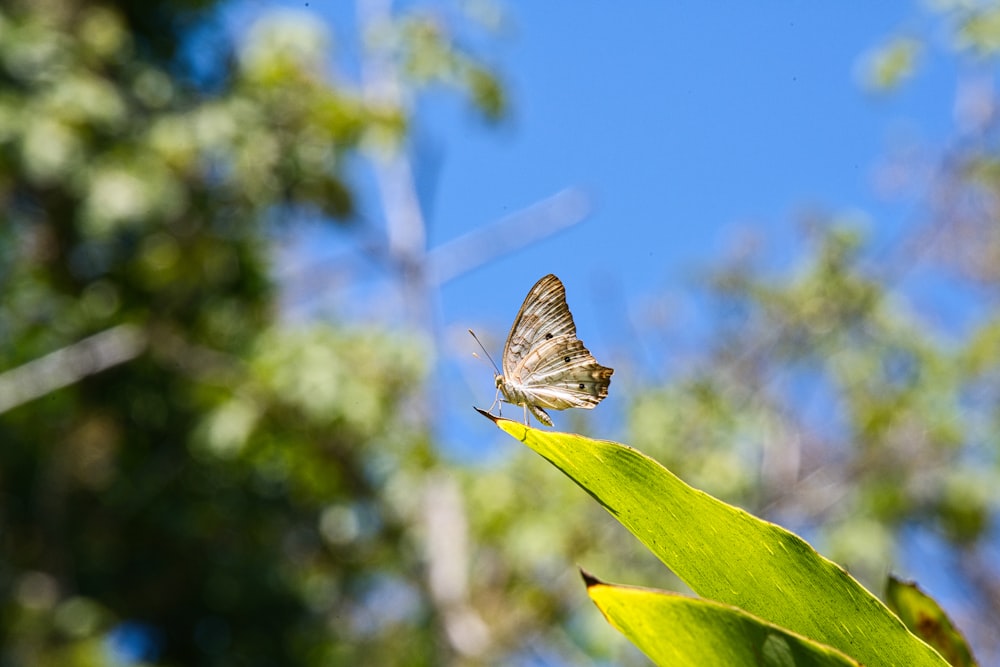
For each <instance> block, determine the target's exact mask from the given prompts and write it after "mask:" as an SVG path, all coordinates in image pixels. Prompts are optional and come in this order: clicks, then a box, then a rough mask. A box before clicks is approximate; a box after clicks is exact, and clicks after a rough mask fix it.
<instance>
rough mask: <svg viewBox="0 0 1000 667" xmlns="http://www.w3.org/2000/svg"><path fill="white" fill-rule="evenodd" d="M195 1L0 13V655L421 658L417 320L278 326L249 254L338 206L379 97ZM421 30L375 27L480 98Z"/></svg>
mask: <svg viewBox="0 0 1000 667" xmlns="http://www.w3.org/2000/svg"><path fill="white" fill-rule="evenodd" d="M215 4H216V3H214V2H208V1H204V2H198V1H194V2H192V1H185V0H180V1H178V2H173V3H137V2H122V3H119V4H115V3H94V2H85V1H81V2H74V1H72V0H66V1H62V2H60V1H55V2H43V3H34V2H12V3H6V4H5V5H4V6H3V7H2V8H0V210H2V211H3V214H2V215H3V221H2V225H0V285H2V293H3V294H4V298H3V299H2V301H0V369H4V371H3V372H0V443H2V447H0V494H2V499H0V600H2V603H0V604H2V606H0V664H5V665H22V664H23V665H29V664H31V665H36V664H53V665H54V664H59V665H73V664H77V665H92V664H105V663H109V662H112V661H117V662H116V664H122V663H123V662H124V663H128V662H132V661H141V662H147V663H162V664H187V665H196V664H205V665H211V664H234V665H235V664H239V665H257V664H260V665H263V664H334V663H337V662H340V663H342V664H360V663H362V662H364V663H367V664H379V663H392V662H396V661H398V659H399V656H402V655H405V656H407V660H408V662H410V663H411V664H431V663H438V662H440V660H441V658H442V656H446V655H447V653H448V648H447V646H448V645H447V644H446V643H444V644H442V643H441V642H440V641H439V639H440V637H439V635H438V634H437V633H436V632H435V630H434V628H435V627H437V620H436V617H435V610H434V607H433V605H431V604H429V603H428V602H427V600H428V598H427V592H426V588H425V584H423V583H422V582H423V581H424V579H423V578H422V577H421V576H420V570H421V558H422V554H421V553H420V551H419V549H417V547H416V545H415V541H416V536H415V534H414V531H413V529H412V526H410V525H409V524H408V523H407V522H408V521H409V519H410V518H411V517H410V515H409V514H408V512H409V506H408V503H409V502H410V501H409V499H410V495H408V493H410V492H412V489H409V490H408V489H407V488H406V485H405V480H406V477H407V475H414V474H416V473H418V472H419V471H420V470H421V469H423V468H424V467H426V466H428V465H429V464H431V462H433V461H434V459H435V456H436V455H435V454H434V452H433V450H432V449H431V448H430V447H429V446H428V445H429V443H428V440H427V438H428V435H427V429H426V427H425V426H423V425H422V424H421V423H419V422H414V420H413V419H412V418H411V417H409V416H407V414H408V413H407V412H406V411H404V410H401V409H400V405H401V403H402V402H403V401H404V400H405V399H406V397H408V396H410V395H412V393H413V391H414V388H416V387H419V385H420V383H421V378H422V377H423V375H424V373H425V371H426V368H425V366H426V361H425V360H426V359H427V358H428V349H427V345H426V342H425V341H424V340H422V339H421V337H420V336H419V335H414V334H412V333H411V334H410V335H401V334H393V333H391V332H388V331H381V330H376V329H372V328H363V327H346V326H336V327H332V326H329V325H311V326H308V327H305V326H303V327H298V328H294V329H288V328H283V327H281V326H280V324H279V322H278V321H277V320H276V313H277V307H276V302H275V298H276V293H277V292H276V289H275V285H274V279H273V277H272V276H271V274H270V272H269V253H270V250H269V244H268V241H269V237H270V236H272V235H273V234H274V233H275V232H280V230H281V229H282V228H284V227H286V226H288V225H291V224H294V223H295V222H296V221H299V220H303V219H308V218H315V217H316V216H320V217H322V218H323V219H328V220H340V221H341V224H351V225H355V226H356V225H357V222H355V221H354V220H355V219H354V218H352V217H351V214H352V212H353V210H354V201H355V193H354V191H353V187H352V185H351V184H350V183H349V182H348V181H347V180H346V179H345V176H344V173H345V172H344V170H345V163H346V160H347V158H348V156H349V155H350V154H352V153H354V152H357V151H358V150H359V149H360V148H362V147H364V146H368V147H373V148H375V149H379V148H380V149H381V150H391V149H392V148H393V147H394V146H396V145H398V144H399V143H400V142H401V141H402V140H403V138H404V136H405V130H406V121H407V118H406V116H405V109H403V108H402V107H401V106H399V105H398V104H394V103H393V101H392V100H389V101H385V100H376V99H365V98H364V96H363V95H362V94H361V92H359V91H357V90H352V89H351V87H350V86H349V85H348V84H346V83H345V82H341V81H335V80H331V79H330V78H329V76H328V74H327V73H326V72H325V70H324V67H323V66H322V63H323V62H324V59H325V58H326V55H327V54H326V44H325V36H324V33H323V32H322V30H321V29H320V28H319V27H318V25H319V24H318V23H316V22H315V21H310V20H308V18H307V17H305V16H285V17H279V18H277V19H270V20H268V21H264V22H262V23H260V24H259V25H258V26H257V28H256V29H255V30H254V31H253V32H252V34H251V35H250V37H249V39H248V41H247V43H245V44H242V45H241V47H240V49H239V50H238V51H237V52H234V53H229V52H228V51H227V49H228V48H229V46H228V43H227V41H226V40H225V39H221V37H222V35H223V34H224V33H223V31H222V28H221V26H217V25H215V19H214V18H213V13H212V12H213V10H214V9H215ZM421 25H426V26H428V30H426V31H424V33H425V34H421V35H420V37H419V39H416V38H412V37H411V36H410V33H412V32H414V31H416V32H418V33H419V30H417V29H418V28H419V26H421ZM432 25H433V23H432V22H429V21H427V20H426V19H423V18H421V17H420V16H414V17H403V18H400V19H399V21H398V23H393V24H391V25H387V26H386V28H387V29H390V31H391V33H390V37H393V35H395V37H393V41H392V43H391V44H390V46H389V47H387V48H390V49H391V50H392V51H391V52H392V54H393V57H395V58H398V59H399V61H400V62H404V63H405V62H410V61H418V60H420V59H421V58H427V57H428V56H429V55H433V62H430V63H424V65H423V66H422V67H421V68H420V69H419V71H418V72H417V73H416V74H415V75H414V76H417V75H419V77H420V81H417V82H416V83H415V84H414V85H422V84H423V83H424V82H426V81H434V80H437V79H436V77H437V78H441V79H445V82H446V83H453V84H456V85H457V86H458V87H459V88H462V89H466V90H468V91H469V92H470V94H471V96H472V98H473V99H474V101H475V103H476V104H477V105H479V106H480V107H481V108H482V110H483V111H484V113H486V114H487V115H489V116H495V115H497V114H498V113H499V112H500V111H501V109H502V97H501V95H500V88H499V87H498V86H497V85H496V82H495V81H494V80H493V78H492V76H491V75H490V74H489V73H488V72H487V71H486V70H485V69H483V68H481V67H477V66H476V65H475V62H474V61H473V60H472V59H470V58H468V57H467V56H465V55H463V54H462V52H461V51H458V50H456V49H454V48H452V46H451V45H450V44H449V42H448V36H447V34H445V33H443V32H441V31H438V32H436V33H434V32H433V31H430V30H429V27H430V26H432ZM191 35H194V36H195V37H197V39H196V45H197V46H199V47H201V46H211V47H212V48H214V49H217V52H210V53H209V54H208V55H207V56H206V55H205V54H199V56H201V57H199V58H194V57H192V53H191V52H190V49H191V48H192V47H191V46H190V45H189V42H188V40H189V39H192V37H191ZM206 35H210V36H214V38H211V39H210V38H207V37H206ZM205 63H208V66H206V65H205ZM445 74H447V77H446V76H445ZM463 77H464V78H463ZM348 221H351V222H348ZM390 477H392V479H391V480H390ZM394 494H395V495H394ZM390 638H391V639H390ZM442 651H443V652H444V653H442Z"/></svg>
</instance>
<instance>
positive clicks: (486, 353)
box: [469, 329, 500, 375]
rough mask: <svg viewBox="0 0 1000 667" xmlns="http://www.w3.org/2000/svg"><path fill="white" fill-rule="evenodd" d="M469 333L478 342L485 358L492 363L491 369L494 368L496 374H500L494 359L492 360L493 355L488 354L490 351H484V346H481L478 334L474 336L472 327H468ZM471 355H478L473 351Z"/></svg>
mask: <svg viewBox="0 0 1000 667" xmlns="http://www.w3.org/2000/svg"><path fill="white" fill-rule="evenodd" d="M469 333H470V334H472V337H473V338H475V339H476V342H477V343H479V349H481V350H482V351H483V354H485V355H486V358H487V359H489V360H490V363H491V364H493V370H495V371H496V372H497V375H500V369H499V368H497V364H496V362H495V361H493V357H491V356H490V353H489V352H487V351H486V348H485V347H484V346H483V344H482V343H481V342H480V341H479V337H478V336H476V334H475V332H473V331H472V329H469ZM472 356H474V357H478V356H479V355H478V354H476V353H475V352H473V353H472Z"/></svg>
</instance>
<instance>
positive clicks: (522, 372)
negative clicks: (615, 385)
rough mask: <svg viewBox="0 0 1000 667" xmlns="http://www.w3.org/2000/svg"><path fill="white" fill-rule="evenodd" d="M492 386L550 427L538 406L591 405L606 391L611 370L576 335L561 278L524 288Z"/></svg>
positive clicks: (509, 400) (565, 406)
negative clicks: (498, 374)
mask: <svg viewBox="0 0 1000 667" xmlns="http://www.w3.org/2000/svg"><path fill="white" fill-rule="evenodd" d="M502 365H503V376H502V377H498V379H497V387H498V388H499V389H500V391H501V392H502V393H503V395H504V398H505V399H506V400H507V402H509V403H513V404H515V405H521V406H524V408H525V410H526V411H527V410H530V411H531V413H532V414H533V415H534V416H535V418H536V419H538V421H540V422H542V423H543V424H546V425H548V426H552V419H551V418H550V417H549V415H548V414H547V413H546V412H545V410H544V408H551V409H554V410H565V409H566V408H586V409H590V408H593V407H594V406H595V405H597V404H598V403H600V402H601V401H602V400H604V398H605V397H606V396H607V395H608V387H609V386H610V384H611V374H612V373H614V369H611V368H608V367H606V366H602V365H601V364H599V363H598V362H597V359H595V358H594V357H593V355H591V354H590V351H589V350H587V348H586V347H584V345H583V342H582V341H581V340H580V339H579V338H577V337H576V325H575V324H574V323H573V315H572V314H571V313H570V310H569V305H568V304H567V303H566V288H565V287H564V286H563V284H562V281H560V280H559V279H558V278H557V277H555V276H554V275H552V274H549V275H547V276H545V277H544V278H542V279H541V280H539V281H538V282H537V283H535V286H534V287H532V288H531V290H530V291H529V292H528V296H526V297H525V299H524V303H523V304H522V305H521V310H520V311H518V314H517V317H516V318H515V319H514V324H513V326H512V327H511V329H510V335H509V336H508V337H507V344H506V345H505V346H504V354H503V360H502Z"/></svg>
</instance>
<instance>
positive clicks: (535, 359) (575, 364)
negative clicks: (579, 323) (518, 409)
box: [512, 336, 614, 410]
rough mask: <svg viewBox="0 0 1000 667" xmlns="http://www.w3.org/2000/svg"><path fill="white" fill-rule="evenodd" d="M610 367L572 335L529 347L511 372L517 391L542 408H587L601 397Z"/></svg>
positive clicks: (609, 374)
mask: <svg viewBox="0 0 1000 667" xmlns="http://www.w3.org/2000/svg"><path fill="white" fill-rule="evenodd" d="M612 373H614V369H612V368H608V367H607V366H602V365H601V364H599V363H598V362H597V359H595V358H594V356H593V355H591V354H590V351H589V350H588V349H587V348H586V347H584V345H583V341H581V340H580V339H578V338H576V337H575V336H555V337H553V338H550V339H547V340H543V342H542V343H541V344H540V345H539V346H538V347H536V348H535V349H533V350H531V351H530V352H529V353H528V355H527V356H525V357H524V358H523V359H521V360H520V362H519V363H518V365H517V366H516V367H515V368H514V370H513V372H512V379H514V381H515V382H517V383H518V385H519V389H520V390H521V392H522V393H523V394H524V395H525V396H526V397H527V398H528V399H529V401H530V402H531V403H532V404H534V405H537V406H539V407H543V408H552V409H555V410H565V409H566V408H586V409H590V408H593V407H594V406H596V405H597V404H598V403H600V402H601V401H602V400H604V399H605V398H606V397H607V395H608V387H609V386H610V385H611V374H612Z"/></svg>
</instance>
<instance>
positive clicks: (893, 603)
mask: <svg viewBox="0 0 1000 667" xmlns="http://www.w3.org/2000/svg"><path fill="white" fill-rule="evenodd" d="M885 599H886V603H887V604H888V605H889V607H890V608H891V609H892V610H893V611H894V612H896V614H897V615H898V616H899V617H900V618H901V619H902V620H903V622H904V623H906V627H908V628H909V629H910V631H911V632H913V634H915V635H917V636H918V637H920V638H921V639H923V640H924V641H926V642H927V643H928V644H930V645H931V646H933V647H934V648H936V649H937V651H938V653H940V654H941V655H943V656H944V657H945V658H946V659H947V660H948V664H949V665H953V667H971V666H972V665H975V664H976V661H975V660H974V659H973V657H972V651H971V650H970V649H969V644H968V642H966V641H965V637H963V636H962V633H961V632H959V631H958V629H957V628H956V627H955V626H954V625H953V624H952V622H951V619H950V618H948V615H947V614H946V613H945V612H944V610H943V609H942V608H941V606H940V605H939V604H938V603H937V602H936V601H935V600H934V599H933V598H931V597H930V596H929V595H927V594H926V593H924V592H923V591H921V590H920V588H919V587H918V586H917V585H916V584H914V583H912V582H906V581H900V580H899V579H897V578H896V577H892V576H890V577H889V578H888V580H887V582H886V587H885Z"/></svg>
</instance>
